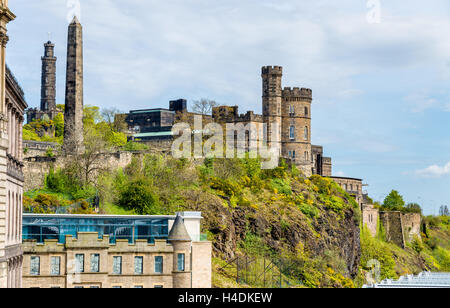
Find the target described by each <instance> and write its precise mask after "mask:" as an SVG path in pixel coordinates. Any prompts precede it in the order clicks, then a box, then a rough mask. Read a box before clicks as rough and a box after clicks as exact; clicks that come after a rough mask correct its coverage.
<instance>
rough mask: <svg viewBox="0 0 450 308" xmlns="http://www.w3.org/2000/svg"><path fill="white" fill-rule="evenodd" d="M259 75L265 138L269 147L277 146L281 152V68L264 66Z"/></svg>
mask: <svg viewBox="0 0 450 308" xmlns="http://www.w3.org/2000/svg"><path fill="white" fill-rule="evenodd" d="M261 76H262V81H263V96H262V101H263V121H264V123H265V124H267V135H266V136H265V140H266V141H267V145H268V146H269V147H272V148H275V147H276V148H278V149H279V150H280V154H281V131H282V127H281V125H282V112H281V109H282V89H281V79H282V77H283V68H282V67H281V66H264V67H263V68H262V75H261ZM273 123H275V124H276V127H277V129H276V130H275V131H273V128H272V124H273Z"/></svg>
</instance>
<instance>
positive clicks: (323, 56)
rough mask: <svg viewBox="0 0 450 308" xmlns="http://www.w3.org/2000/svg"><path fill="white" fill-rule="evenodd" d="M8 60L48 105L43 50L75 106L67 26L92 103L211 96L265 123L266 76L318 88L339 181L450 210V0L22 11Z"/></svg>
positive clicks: (57, 6) (318, 138) (239, 1)
mask: <svg viewBox="0 0 450 308" xmlns="http://www.w3.org/2000/svg"><path fill="white" fill-rule="evenodd" d="M9 5H10V9H11V10H12V11H13V12H14V13H15V14H16V15H17V18H16V20H15V21H13V22H12V23H10V24H9V26H8V32H9V36H10V42H9V43H8V49H7V63H8V65H9V66H10V68H11V69H12V71H13V72H14V74H15V75H16V77H17V79H18V80H19V82H20V83H21V85H22V87H23V89H24V91H25V95H26V100H27V102H28V104H29V105H30V106H31V107H37V106H39V101H40V75H41V71H40V70H41V59H40V57H41V56H42V55H43V52H44V47H43V44H44V42H46V41H48V40H49V39H50V40H51V41H52V42H54V43H55V44H56V56H57V57H58V62H57V103H59V104H62V103H64V89H65V87H64V83H65V57H66V44H67V26H68V23H69V21H70V19H71V17H72V16H73V15H74V14H76V15H77V16H78V17H79V19H80V21H81V23H82V25H83V32H84V33H83V35H84V95H85V97H84V102H85V105H95V106H100V107H103V108H111V107H115V108H118V109H119V110H121V111H128V110H131V109H143V108H156V107H164V108H167V107H168V102H169V100H172V99H178V98H185V99H187V100H188V104H189V103H192V102H193V101H194V100H198V99H201V98H209V99H214V100H216V101H217V102H218V103H220V104H227V105H238V106H239V108H240V113H245V112H246V111H247V110H254V111H255V112H257V113H261V112H262V111H261V109H262V106H261V91H262V90H261V67H262V66H265V65H280V66H283V73H284V76H283V87H285V86H289V87H307V88H311V89H312V90H313V96H314V101H313V107H312V117H313V124H312V138H313V143H314V144H320V145H323V146H324V151H325V155H326V156H331V157H332V158H333V172H334V175H336V176H347V177H356V178H363V179H364V182H365V183H366V184H368V186H367V187H366V190H367V191H368V193H369V194H370V196H371V197H372V198H373V199H375V200H378V201H383V199H384V198H385V196H386V195H387V194H388V193H389V192H390V191H391V190H392V189H396V190H398V191H399V192H400V193H401V194H402V195H403V196H404V198H405V201H406V202H417V203H419V204H421V205H422V207H423V209H424V212H425V213H426V214H437V213H438V210H439V207H440V206H441V205H443V204H446V205H448V204H449V203H450V202H449V201H450V187H449V183H450V155H449V152H450V138H448V136H449V134H448V132H449V129H450V121H449V119H450V87H449V84H450V36H449V35H448V33H450V18H449V17H450V2H449V1H446V0H429V1H427V2H426V5H424V2H423V1H418V0H410V1H408V2H406V1H404V0H389V1H387V0H341V1H332V0H315V1H306V0H220V1H212V0H164V1H163V0H146V1H143V0H127V1H123V0H39V1H30V0H12V1H10V3H9Z"/></svg>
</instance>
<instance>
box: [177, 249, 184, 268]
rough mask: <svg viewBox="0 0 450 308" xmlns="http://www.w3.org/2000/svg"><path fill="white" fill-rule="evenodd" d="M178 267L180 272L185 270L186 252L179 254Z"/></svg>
mask: <svg viewBox="0 0 450 308" xmlns="http://www.w3.org/2000/svg"><path fill="white" fill-rule="evenodd" d="M177 269H178V271H179V272H184V271H185V254H184V253H179V254H178V255H177Z"/></svg>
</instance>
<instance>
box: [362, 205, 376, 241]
mask: <svg viewBox="0 0 450 308" xmlns="http://www.w3.org/2000/svg"><path fill="white" fill-rule="evenodd" d="M378 216H379V211H378V209H375V208H374V207H373V205H371V204H367V205H363V210H362V222H363V225H365V226H367V228H368V229H369V231H370V234H371V235H372V236H376V235H377V226H378Z"/></svg>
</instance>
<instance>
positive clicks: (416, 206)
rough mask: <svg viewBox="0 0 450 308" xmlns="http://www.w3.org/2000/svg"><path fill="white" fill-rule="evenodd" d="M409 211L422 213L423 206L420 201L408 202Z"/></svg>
mask: <svg viewBox="0 0 450 308" xmlns="http://www.w3.org/2000/svg"><path fill="white" fill-rule="evenodd" d="M406 208H407V209H408V212H410V213H420V214H422V207H421V206H420V205H419V204H418V203H408V204H407V205H406Z"/></svg>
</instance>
